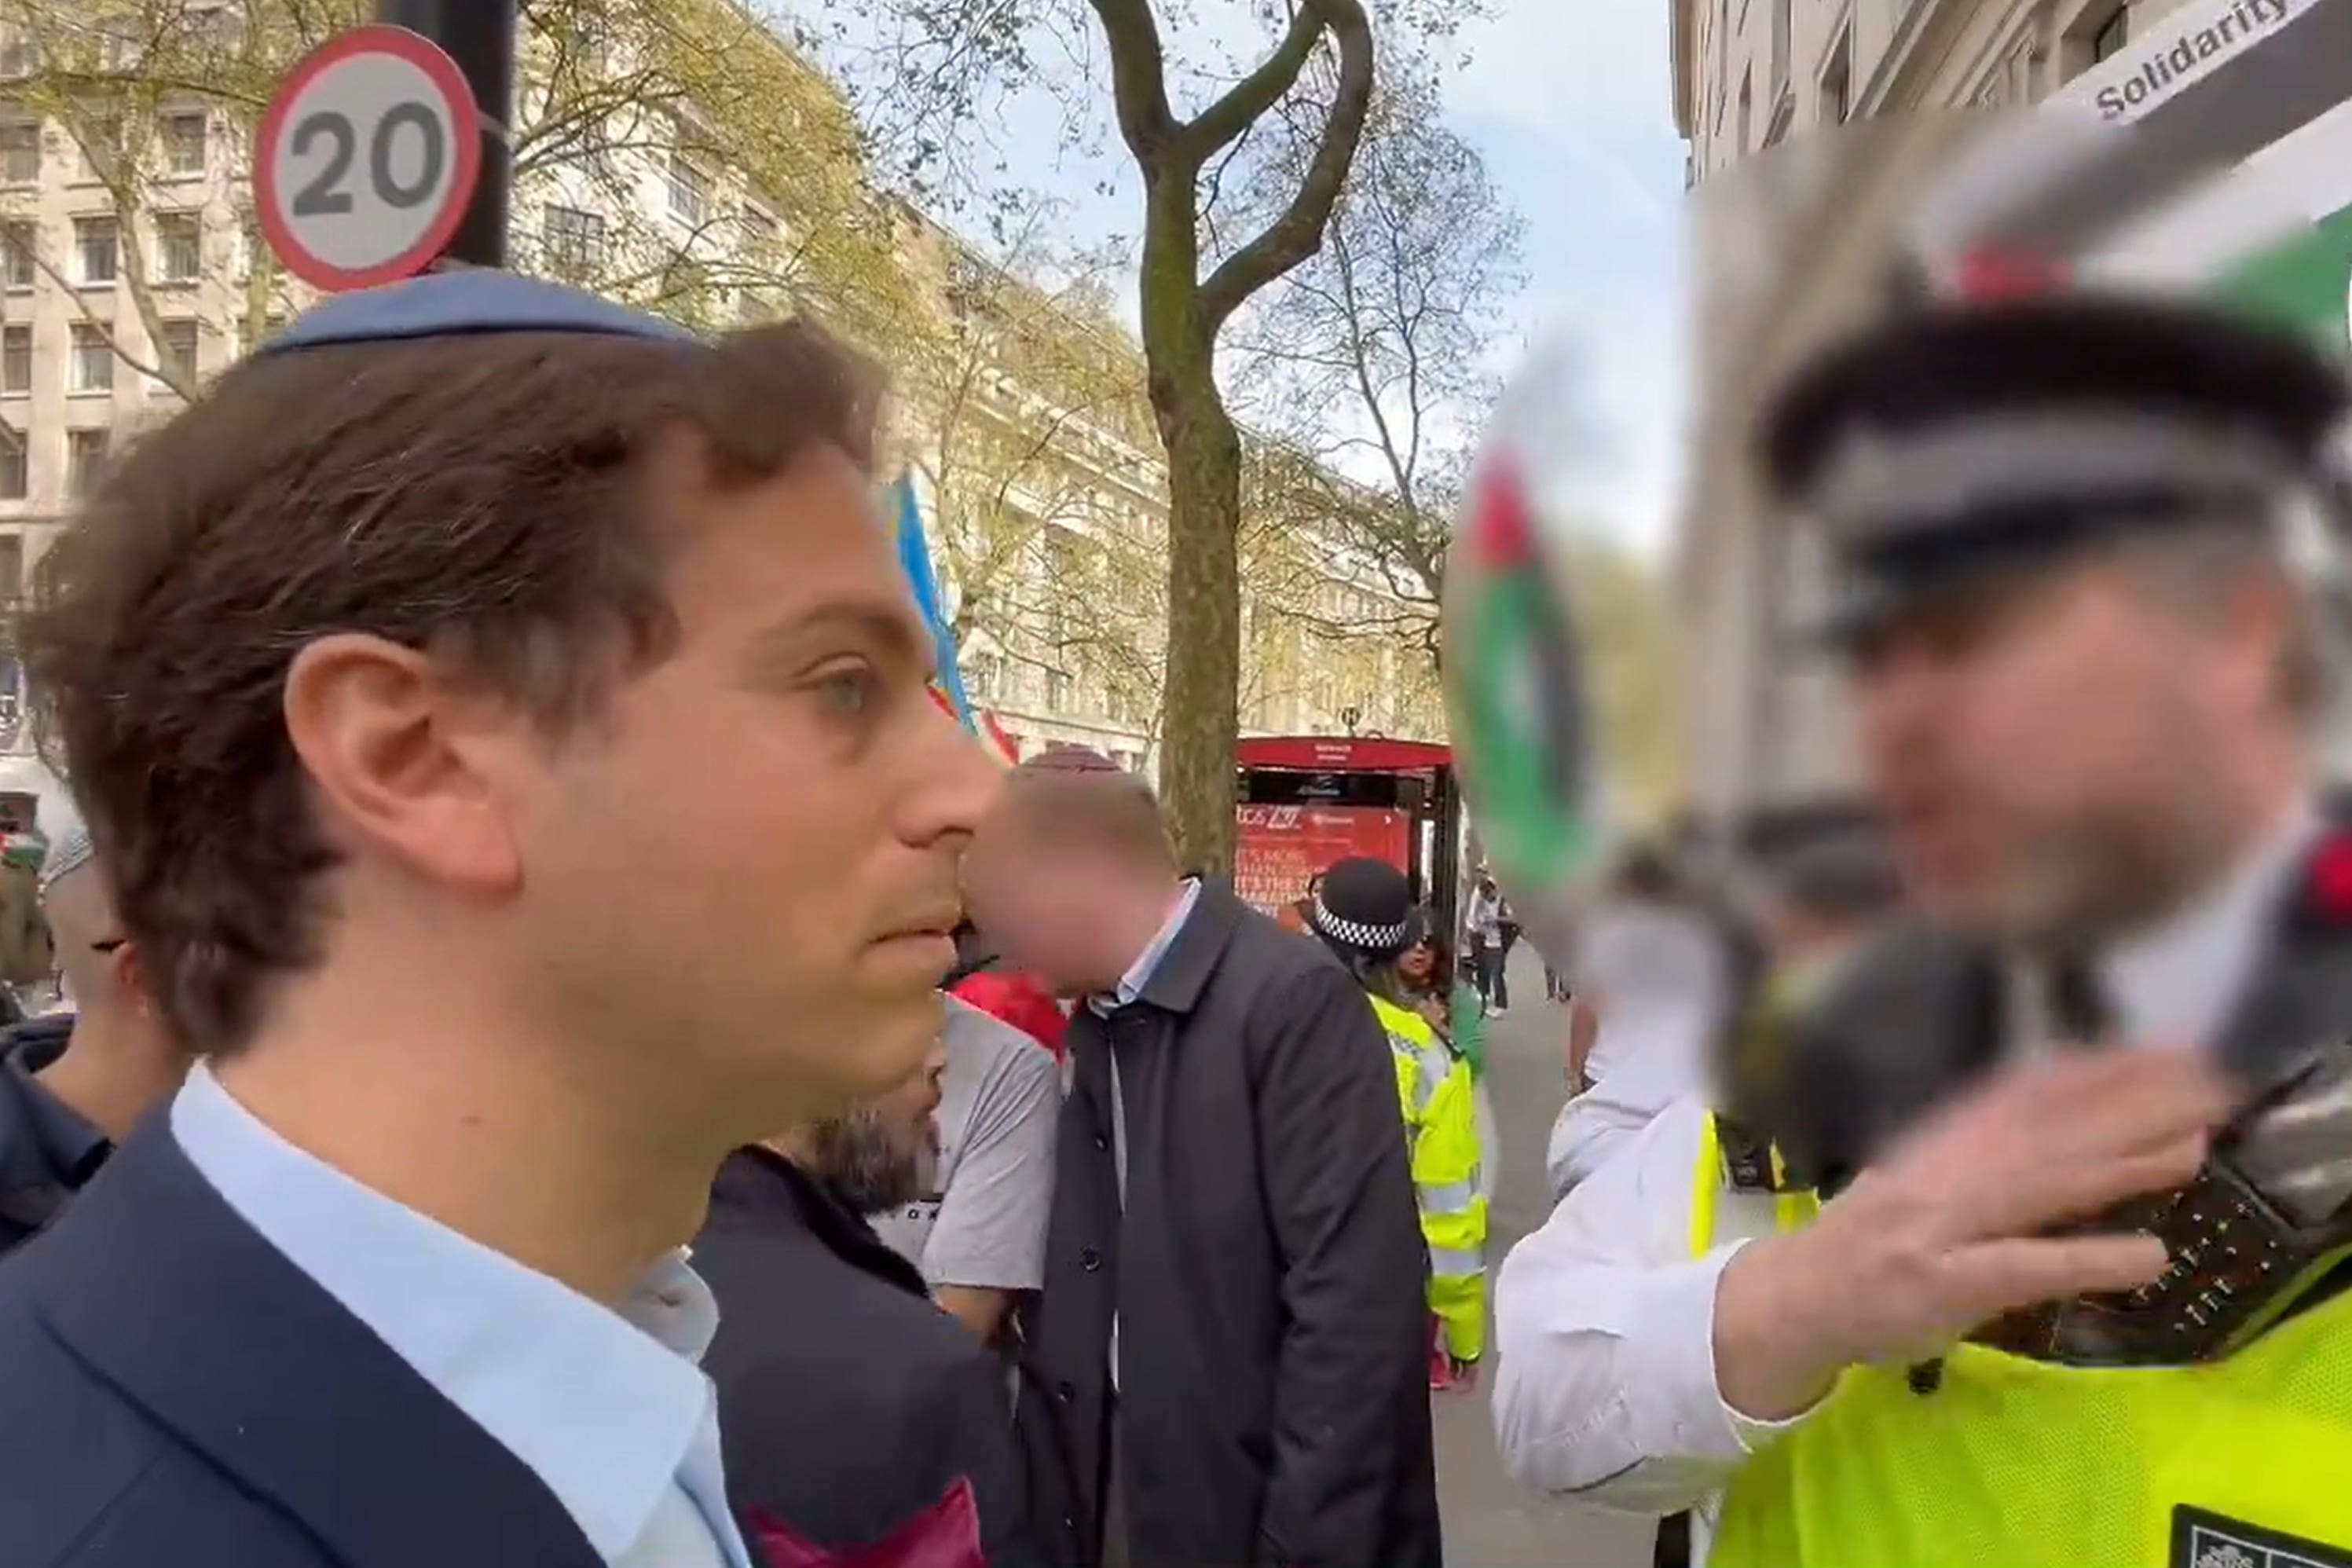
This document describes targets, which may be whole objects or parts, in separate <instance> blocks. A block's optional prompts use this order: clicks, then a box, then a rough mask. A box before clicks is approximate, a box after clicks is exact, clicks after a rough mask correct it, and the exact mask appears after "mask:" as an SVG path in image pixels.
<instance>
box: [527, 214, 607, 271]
mask: <svg viewBox="0 0 2352 1568" xmlns="http://www.w3.org/2000/svg"><path fill="white" fill-rule="evenodd" d="M541 242H542V243H543V244H544V245H545V246H546V247H547V261H548V265H549V266H550V267H552V268H555V269H557V270H558V271H562V272H569V273H573V274H580V273H589V272H593V271H595V270H596V269H597V268H600V267H602V266H604V216H603V215H602V214H599V213H592V212H583V211H582V210H581V209H580V208H578V207H555V206H551V207H549V208H548V209H547V217H546V220H545V225H544V227H543V228H542V230H541Z"/></svg>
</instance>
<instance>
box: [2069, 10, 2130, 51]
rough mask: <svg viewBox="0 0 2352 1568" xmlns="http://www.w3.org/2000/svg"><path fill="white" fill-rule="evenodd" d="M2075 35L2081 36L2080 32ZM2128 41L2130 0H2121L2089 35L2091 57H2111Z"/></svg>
mask: <svg viewBox="0 0 2352 1568" xmlns="http://www.w3.org/2000/svg"><path fill="white" fill-rule="evenodd" d="M2075 36H2076V37H2081V35H2080V34H2077V35H2075ZM2129 42H2131V0H2122V4H2120V5H2117V6H2116V8H2115V11H2114V12H2113V14H2111V15H2110V16H2108V17H2107V19H2106V20H2105V21H2104V22H2102V23H2100V24H2099V30H2098V31H2097V32H2095V33H2094V34H2092V35H2091V58H2092V59H2094V60H2105V59H2112V58H2115V57H2116V55H2118V54H2121V53H2122V52H2123V47H2124V46H2125V45H2126V44H2127V43H2129Z"/></svg>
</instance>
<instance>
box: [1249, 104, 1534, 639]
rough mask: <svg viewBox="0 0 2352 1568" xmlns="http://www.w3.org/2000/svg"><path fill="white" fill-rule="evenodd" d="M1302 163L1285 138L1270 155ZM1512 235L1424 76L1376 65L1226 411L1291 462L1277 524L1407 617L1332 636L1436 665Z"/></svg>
mask: <svg viewBox="0 0 2352 1568" xmlns="http://www.w3.org/2000/svg"><path fill="white" fill-rule="evenodd" d="M1309 155H1310V147H1309V143H1308V142H1307V137H1306V135H1305V134H1304V131H1303V128H1299V127H1295V126H1292V125H1290V124H1288V123H1287V122H1286V124H1285V125H1284V126H1283V127H1282V128H1281V130H1280V131H1279V132H1277V134H1276V136H1274V137H1273V138H1271V139H1270V142H1269V145H1268V147H1267V150H1266V153H1265V156H1266V157H1267V158H1268V159H1269V161H1271V162H1272V163H1274V164H1275V165H1276V167H1278V168H1283V169H1290V168H1295V167H1297V165H1298V163H1300V161H1301V160H1302V159H1304V158H1306V157H1307V156H1309ZM1521 230H1522V226H1521V224H1520V221H1519V218H1518V216H1517V213H1516V212H1514V211H1513V210H1512V208H1511V206H1510V204H1509V203H1508V202H1507V201H1506V200H1505V199H1504V198H1503V196H1502V195H1501V193H1500V192H1498V191H1497V190H1496V188H1495V184H1494V182H1493V180H1492V179H1490V178H1489V177H1488V175H1487V173H1486V163H1485V162H1484V160H1482V159H1481V158H1480V157H1479V155H1478V153H1477V151H1476V150H1475V148H1473V147H1471V146H1470V145H1469V144H1468V143H1467V142H1464V141H1463V140H1462V139H1461V138H1460V137H1458V136H1456V135H1455V134H1454V132H1452V131H1451V130H1449V129H1448V128H1447V127H1446V124H1445V121H1444V103H1443V100H1442V96H1441V94H1440V92H1439V89H1438V84H1437V81H1436V80H1435V79H1434V77H1433V75H1432V73H1431V72H1430V70H1429V69H1428V68H1427V66H1426V64H1425V63H1424V62H1423V61H1420V60H1415V59H1409V58H1397V59H1391V60H1384V61H1383V68H1382V71H1381V80H1380V88H1379V90H1378V91H1377V92H1376V93H1375V95H1374V98H1373V102H1372V108H1371V112H1370V116H1369V118H1368V120H1367V121H1366V125H1365V130H1364V139H1363V145H1362V146H1361V148H1360V149H1359V151H1358V153H1357V155H1356V165H1355V169H1354V172H1353V174H1351V175H1350V176H1349V182H1348V185H1347V188H1346V190H1345V191H1344V192H1343V193H1342V194H1341V196H1340V199H1339V205H1338V206H1337V207H1336V208H1335V209H1334V210H1333V213H1332V216H1331V225H1330V228H1329V230H1328V233H1327V234H1326V236H1325V238H1324V244H1323V248H1322V250H1321V251H1320V252H1319V253H1318V255H1317V256H1316V257H1315V258H1313V259H1312V260H1310V261H1308V262H1307V263H1306V264H1305V265H1303V266H1301V267H1300V268H1298V269H1297V270H1296V271H1294V272H1293V273H1291V274H1290V275H1289V276H1288V277H1287V278H1286V279H1283V280H1282V281H1281V282H1280V283H1279V284H1277V285H1276V286H1275V287H1274V288H1272V289H1268V290H1267V291H1266V292H1265V295H1264V296H1263V297H1262V298H1261V300H1258V301H1257V302H1256V304H1255V306H1254V308H1253V309H1252V310H1250V311H1249V313H1248V315H1247V318H1246V320H1245V321H1244V322H1242V323H1241V324H1240V325H1239V328H1238V330H1237V332H1236V346H1237V348H1238V350H1239V353H1238V354H1237V356H1236V357H1237V358H1238V359H1239V361H1240V363H1241V364H1242V366H1243V374H1242V375H1241V377H1240V380H1239V386H1238V389H1237V401H1238V402H1239V403H1240V404H1241V405H1242V406H1243V407H1244V408H1245V409H1246V410H1247V412H1248V415H1249V417H1250V420H1251V423H1252V424H1253V425H1254V426H1257V427H1258V428H1260V429H1263V430H1265V431H1267V432H1269V433H1270V434H1274V435H1277V436H1278V437H1279V438H1280V439H1281V440H1282V441H1283V442H1285V443H1286V445H1287V446H1288V447H1289V448H1290V449H1291V450H1290V454H1289V455H1288V457H1287V458H1286V459H1284V460H1280V461H1278V462H1276V463H1275V464H1274V465H1273V467H1274V470H1275V472H1276V474H1278V476H1279V479H1280V482H1281V483H1282V485H1283V488H1284V490H1285V501H1286V510H1287V511H1288V512H1289V514H1290V515H1292V516H1293V517H1296V518H1297V519H1299V520H1300V521H1302V522H1303V523H1305V524H1307V526H1310V527H1312V528H1313V529H1314V530H1315V531H1318V533H1320V534H1322V535H1323V536H1324V537H1325V538H1327V539H1328V540H1330V541H1331V542H1333V543H1334V544H1335V545H1336V546H1338V547H1339V548H1340V549H1341V550H1343V551H1344V552H1347V553H1348V554H1349V555H1350V556H1351V557H1353V558H1354V559H1355V560H1356V561H1357V562H1359V563H1360V564H1362V565H1363V566H1364V567H1366V568H1367V569H1369V570H1370V572H1371V573H1373V574H1377V576H1378V578H1379V579H1380V580H1381V583H1382V584H1384V585H1385V587H1386V588H1387V589H1388V591H1389V593H1390V595H1391V596H1392V597H1393V599H1394V600H1395V601H1396V604H1397V605H1399V606H1400V609H1399V611H1398V612H1397V613H1396V614H1395V615H1394V616H1392V617H1385V618H1384V619H1383V621H1382V622H1381V623H1380V624H1375V625H1348V626H1336V627H1327V628H1320V629H1323V630H1325V631H1326V632H1327V634H1328V635H1333V636H1350V635H1355V636H1363V635H1372V636H1381V637H1396V636H1400V635H1402V636H1403V637H1408V638H1410V639H1411V640H1413V641H1416V642H1418V643H1420V644H1421V645H1422V646H1423V647H1424V648H1426V649H1427V650H1428V651H1429V652H1430V653H1431V654H1432V655H1434V653H1435V650H1436V618H1437V606H1438V603H1439V600H1440V598H1441V597H1442V589H1443V584H1444V561H1445V545H1446V540H1447V537H1448V534H1449V532H1450V531H1451V528H1452V525H1453V521H1454V510H1455V509H1456V507H1457V506H1458V504H1459V501H1460V498H1461V494H1462V489H1463V485H1464V483H1465V479H1466V477H1467V474H1468V470H1469V466H1470V458H1471V453H1472V448H1473V446H1474V444H1475V441H1476V440H1477V438H1478V436H1479V433H1480V427H1481V426H1482V425H1483V424H1484V422H1485V420H1486V415H1487V413H1488V411H1489V409H1490V407H1491V405H1492V403H1493V399H1494V395H1495V386H1494V382H1493V367H1494V365H1495V364H1496V363H1497V360H1498V358H1499V356H1498V354H1497V353H1496V350H1497V349H1498V347H1500V346H1501V344H1500V342H1499V340H1501V339H1502V338H1503V337H1504V335H1505V331H1506V328H1507V311H1508V309H1509V307H1510V305H1511V303H1512V302H1513V300H1515V299H1516V298H1517V294H1518V291H1519V289H1521V288H1522V287H1523V286H1524V284H1525V281H1526V275H1525V269H1524V268H1523V266H1522V264H1521V260H1520V241H1521Z"/></svg>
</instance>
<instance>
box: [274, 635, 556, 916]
mask: <svg viewBox="0 0 2352 1568" xmlns="http://www.w3.org/2000/svg"><path fill="white" fill-rule="evenodd" d="M284 710H285V715H286V732H287V735H288V738H289V740H290V741H291V742H292V744H293V747H294V752H295V754H296V755H297V756H298V757H299V758H300V759H301V762H302V766H303V769H304V771H305V772H306V773H308V774H309V775H310V791H311V795H312V797H313V799H314V800H316V802H317V803H318V806H319V809H320V816H321V819H322V823H323V825H324V826H325V827H326V830H327V832H328V835H329V837H330V839H331V841H333V842H334V843H335V844H336V845H337V847H339V848H341V850H343V851H344V852H345V853H347V854H351V855H353V856H356V857H360V858H370V857H383V858H391V859H394V860H396V861H398V862H400V863H401V864H402V865H403V866H404V868H406V869H407V870H409V871H410V872H411V873H412V874H415V875H420V876H423V877H425V878H427V879H431V880H433V881H435V882H437V883H441V884H444V885H446V886H450V887H453V888H460V889H467V890H470V891H472V892H474V893H476V894H478V895H493V896H494V895H499V894H503V893H508V892H511V891H512V890H513V889H515V888H516V887H517V886H518V885H519V884H520V879H521V860H520V854H519V852H518V850H517V847H516V844H515V839H514V834H513V831H512V826H511V824H510V822H509V818H508V814H507V810H506V803H505V802H504V801H503V800H502V799H501V798H500V795H499V791H498V789H497V788H496V779H495V776H494V773H493V770H491V769H489V768H488V767H486V766H485V765H484V763H486V762H487V761H488V756H489V753H490V752H492V750H493V749H494V748H496V747H497V746H499V745H500V744H503V743H508V742H511V739H512V732H513V731H514V730H515V729H516V728H517V727H518V726H519V725H520V724H521V722H522V721H521V719H520V716H519V715H514V714H511V713H509V712H506V711H504V710H494V708H493V705H491V704H489V703H488V702H486V701H484V700H481V699H479V698H478V697H469V696H467V694H465V693H462V692H460V691H458V690H457V689H454V688H453V687H452V686H451V685H450V683H448V682H447V681H446V679H444V678H443V677H442V676H441V675H440V673H439V672H438V671H437V670H436V668H435V666H434V664H433V661H432V660H431V659H430V658H428V657H426V656H425V654H423V653H420V652H418V651H417V650H416V649H415V648H410V647H402V646H400V645H399V644H397V643H394V642H390V641H387V640H385V639H384V638H383V637H371V636H366V635H363V634H360V633H342V634H338V635H336V636H333V637H320V639H318V640H317V641H315V642H312V643H310V645H308V646H307V647H304V648H303V649H302V650H301V651H300V652H299V653H297V654H296V655H295V656H294V659H293V662H292V663H291V664H290V665H289V667H288V668H287V671H286V693H285V700H284Z"/></svg>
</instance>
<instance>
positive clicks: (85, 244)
mask: <svg viewBox="0 0 2352 1568" xmlns="http://www.w3.org/2000/svg"><path fill="white" fill-rule="evenodd" d="M74 256H75V258H76V259H77V260H78V261H79V265H80V267H81V280H82V281H83V282H85V283H111V282H113V281H114V276H115V271H116V269H117V268H118V267H119V266H120V265H121V260H122V255H121V243H120V239H119V237H118V236H117V234H116V231H115V226H114V220H113V219H112V218H110V217H78V218H76V219H74Z"/></svg>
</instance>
